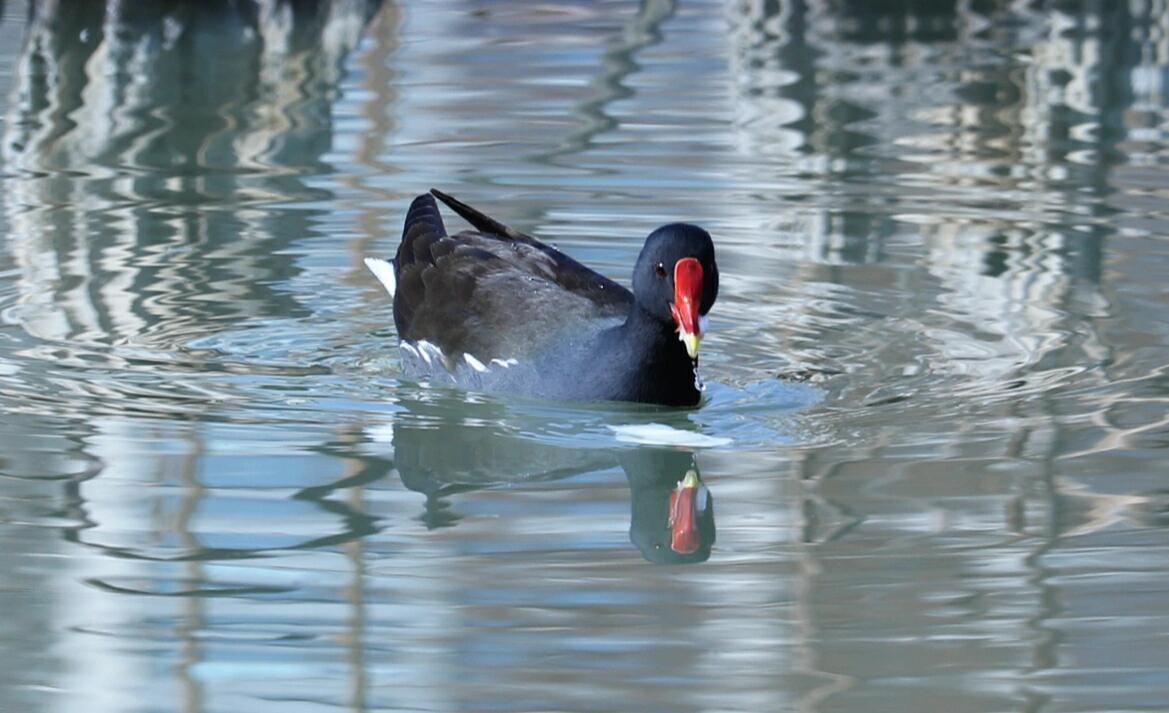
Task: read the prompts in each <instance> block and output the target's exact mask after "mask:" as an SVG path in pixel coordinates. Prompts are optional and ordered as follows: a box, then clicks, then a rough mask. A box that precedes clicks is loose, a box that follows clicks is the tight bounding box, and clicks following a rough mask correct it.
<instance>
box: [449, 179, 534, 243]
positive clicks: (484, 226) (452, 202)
mask: <svg viewBox="0 0 1169 713" xmlns="http://www.w3.org/2000/svg"><path fill="white" fill-rule="evenodd" d="M430 192H431V193H433V194H434V196H435V197H436V198H438V199H439V200H440V201H442V202H443V203H446V204H447V206H448V207H450V209H451V210H453V211H454V212H456V213H458V214H459V215H460V216H461V217H462V218H463V220H465V221H467V222H468V223H470V224H471V225H473V226H475V230H478V231H479V232H481V233H489V234H491V235H502V236H503V237H506V238H511V239H512V240H522V241H525V242H527V241H530V240H532V238H531V236H528V235H524V234H523V233H521V232H520V231H518V230H515V229H514V228H511V227H509V226H507V225H504V224H503V223H500V222H499V221H498V220H496V219H495V218H492V217H491V216H489V215H486V214H484V213H482V212H481V211H479V210H478V209H476V208H472V207H471V206H469V205H467V204H466V203H464V202H462V201H461V200H459V199H458V198H455V197H454V196H452V195H448V194H446V193H443V192H442V191H440V190H438V189H437V188H431V189H430Z"/></svg>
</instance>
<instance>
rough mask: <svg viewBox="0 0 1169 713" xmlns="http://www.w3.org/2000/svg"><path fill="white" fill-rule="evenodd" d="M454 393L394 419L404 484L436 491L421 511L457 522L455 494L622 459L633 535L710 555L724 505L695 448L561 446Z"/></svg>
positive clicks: (678, 559)
mask: <svg viewBox="0 0 1169 713" xmlns="http://www.w3.org/2000/svg"><path fill="white" fill-rule="evenodd" d="M445 401H446V400H435V401H420V402H411V403H408V404H406V405H407V408H408V411H407V412H406V413H405V414H402V415H401V417H400V418H399V419H398V420H397V421H396V422H395V423H394V425H393V429H392V430H393V434H392V440H393V446H394V464H395V468H396V470H397V473H398V475H399V477H400V478H401V480H402V483H403V484H404V485H405V486H406V487H407V488H409V489H410V490H413V491H415V492H418V493H422V494H423V495H425V496H426V505H425V509H424V512H423V514H422V516H421V519H422V521H423V522H424V523H426V525H427V526H428V527H431V528H437V527H449V526H452V525H455V524H457V522H458V520H459V517H458V516H457V515H456V514H454V513H453V512H452V510H451V508H450V505H449V502H448V499H449V497H450V496H452V495H455V494H457V493H461V492H465V491H468V490H477V489H485V488H489V487H493V486H499V485H505V484H515V483H521V482H523V483H532V482H538V481H547V480H558V479H563V478H569V477H572V476H576V475H583V474H586V473H592V472H597V471H601V470H606V469H609V468H613V467H614V466H617V465H619V466H620V467H621V468H622V469H623V470H624V471H625V476H626V478H627V479H628V483H629V490H630V499H631V503H632V504H631V518H630V526H629V538H630V540H631V541H632V542H633V544H634V545H636V546H637V548H638V549H639V550H640V551H641V553H642V555H643V556H644V557H645V559H647V560H648V561H650V562H655V563H661V564H682V563H693V562H703V561H705V560H707V559H709V558H710V552H711V546H712V545H713V544H714V539H715V526H714V506H713V501H712V498H711V495H710V491H709V490H708V489H707V487H706V484H705V483H703V482H702V479H701V477H700V475H699V470H698V465H697V463H696V462H695V458H694V453H692V452H691V451H689V450H683V449H676V448H665V447H652V446H651V447H641V448H637V449H628V450H620V451H616V452H614V451H612V450H606V449H598V448H577V447H568V446H561V445H556V444H554V443H549V442H546V441H544V440H541V439H538V438H533V437H531V436H530V434H525V433H524V431H523V428H522V425H518V424H517V425H513V426H508V425H503V424H508V423H515V422H516V420H515V418H514V414H510V415H509V417H508V418H506V419H505V418H504V411H505V407H504V406H502V405H500V404H498V403H493V402H489V403H478V404H468V403H460V404H459V405H458V409H459V411H458V412H457V415H456V412H454V411H452V405H451V404H450V403H446V402H445Z"/></svg>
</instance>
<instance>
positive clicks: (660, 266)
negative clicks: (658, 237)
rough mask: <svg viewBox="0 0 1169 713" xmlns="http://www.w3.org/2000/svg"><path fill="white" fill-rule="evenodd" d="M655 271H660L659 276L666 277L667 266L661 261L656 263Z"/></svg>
mask: <svg viewBox="0 0 1169 713" xmlns="http://www.w3.org/2000/svg"><path fill="white" fill-rule="evenodd" d="M654 272H656V273H658V277H665V276H666V266H665V265H663V264H661V263H660V262H659V263H658V264H657V265H654Z"/></svg>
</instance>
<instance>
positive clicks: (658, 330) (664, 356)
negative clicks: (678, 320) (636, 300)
mask: <svg viewBox="0 0 1169 713" xmlns="http://www.w3.org/2000/svg"><path fill="white" fill-rule="evenodd" d="M613 331H614V338H615V339H616V341H617V345H616V346H617V349H618V351H620V352H623V353H624V354H623V358H624V359H625V360H626V363H627V364H629V365H631V366H630V367H629V369H630V371H629V374H628V378H629V383H627V384H626V387H627V388H628V389H630V390H631V391H633V392H634V396H633V397H632V400H635V401H644V402H653V403H659V404H664V405H667V406H694V405H696V404H697V403H698V398H699V396H700V394H699V392H698V389H697V388H696V387H695V384H694V382H695V375H694V369H695V365H694V362H693V361H692V360H691V359H690V356H689V355H688V354H687V353H686V347H685V346H684V345H683V344H682V342H681V340H679V339H678V332H677V327H676V325H675V324H674V322H673V320H670V321H668V322H663V321H662V320H660V319H657V318H655V317H653V316H652V315H650V314H649V313H648V312H646V311H645V310H643V309H641V307H640V306H638V305H636V304H635V305H634V306H633V307H632V308H631V309H630V311H629V317H628V318H627V319H626V320H625V323H624V324H622V325H620V326H619V327H617V328H615V329H614V330H613Z"/></svg>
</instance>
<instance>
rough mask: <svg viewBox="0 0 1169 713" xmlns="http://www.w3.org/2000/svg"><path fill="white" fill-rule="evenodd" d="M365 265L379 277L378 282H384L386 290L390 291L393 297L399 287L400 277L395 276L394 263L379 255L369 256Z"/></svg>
mask: <svg viewBox="0 0 1169 713" xmlns="http://www.w3.org/2000/svg"><path fill="white" fill-rule="evenodd" d="M365 266H366V267H368V268H369V271H370V272H372V273H373V276H374V277H376V278H377V279H378V282H380V283H382V286H383V287H385V288H386V292H389V293H390V297H393V296H394V292H396V291H397V289H398V278H397V277H395V276H394V263H392V262H390V261H389V260H382V259H381V258H378V257H367V258H365Z"/></svg>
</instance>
